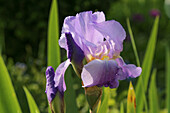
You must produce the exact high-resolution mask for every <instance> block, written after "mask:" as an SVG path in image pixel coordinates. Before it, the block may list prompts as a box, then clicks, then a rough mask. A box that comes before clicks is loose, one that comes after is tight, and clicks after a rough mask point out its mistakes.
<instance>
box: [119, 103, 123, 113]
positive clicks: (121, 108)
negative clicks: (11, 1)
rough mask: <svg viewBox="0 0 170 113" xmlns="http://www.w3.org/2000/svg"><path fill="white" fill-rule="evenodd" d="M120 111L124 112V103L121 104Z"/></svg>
mask: <svg viewBox="0 0 170 113" xmlns="http://www.w3.org/2000/svg"><path fill="white" fill-rule="evenodd" d="M120 113H124V106H123V103H121V104H120Z"/></svg>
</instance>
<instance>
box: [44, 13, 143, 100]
mask: <svg viewBox="0 0 170 113" xmlns="http://www.w3.org/2000/svg"><path fill="white" fill-rule="evenodd" d="M125 37H126V33H125V30H124V29H123V27H122V26H121V24H120V23H119V22H117V21H115V20H110V21H105V15H104V13H103V12H95V13H92V11H87V12H82V13H79V14H77V15H76V16H68V17H66V18H65V20H64V24H63V28H62V34H61V37H60V40H59V45H60V47H61V48H64V49H66V51H67V57H68V60H66V61H65V62H63V63H62V64H60V65H59V67H58V68H57V70H56V73H55V76H54V79H50V80H52V81H54V84H53V83H52V84H51V86H50V85H49V86H48V87H49V88H47V96H48V90H49V92H51V93H50V94H53V90H52V87H54V88H57V91H60V92H64V91H65V90H66V87H65V82H64V73H65V70H66V69H67V67H68V66H69V64H72V65H73V68H74V69H75V70H76V73H77V74H78V75H79V77H81V79H82V82H83V87H92V86H99V87H100V86H105V87H110V88H116V87H118V85H119V81H118V80H124V79H126V78H128V77H132V78H135V77H137V76H139V75H140V74H141V71H142V69H141V68H140V67H136V66H135V65H133V64H128V65H127V64H125V63H124V61H123V59H122V57H121V56H120V52H121V51H122V50H123V41H124V39H125ZM84 58H85V60H86V62H87V63H86V64H83V63H82V61H83V59H84ZM46 75H48V74H46ZM53 75H54V74H53ZM47 79H48V78H47ZM47 82H49V81H48V80H47ZM47 84H48V83H47ZM50 88H51V89H50ZM49 98H51V97H49ZM48 100H49V99H48Z"/></svg>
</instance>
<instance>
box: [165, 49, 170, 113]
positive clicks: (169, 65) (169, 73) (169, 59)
mask: <svg viewBox="0 0 170 113" xmlns="http://www.w3.org/2000/svg"><path fill="white" fill-rule="evenodd" d="M166 77H167V81H166V85H167V108H168V113H170V51H169V47H167V48H166Z"/></svg>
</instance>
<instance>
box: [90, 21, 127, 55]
mask: <svg viewBox="0 0 170 113" xmlns="http://www.w3.org/2000/svg"><path fill="white" fill-rule="evenodd" d="M93 26H94V27H95V29H96V30H98V31H99V32H100V33H102V34H103V36H104V37H105V38H106V40H113V42H114V43H115V51H116V52H118V53H120V52H121V51H122V50H123V40H124V39H125V38H126V32H125V30H124V29H123V27H122V25H121V24H120V23H119V22H117V21H115V20H111V21H105V22H101V23H96V24H93Z"/></svg>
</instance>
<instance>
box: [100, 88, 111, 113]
mask: <svg viewBox="0 0 170 113" xmlns="http://www.w3.org/2000/svg"><path fill="white" fill-rule="evenodd" d="M109 97H110V88H109V87H107V88H106V87H105V88H104V99H103V101H102V102H101V106H100V108H99V111H98V113H107V111H108V102H109Z"/></svg>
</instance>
